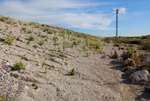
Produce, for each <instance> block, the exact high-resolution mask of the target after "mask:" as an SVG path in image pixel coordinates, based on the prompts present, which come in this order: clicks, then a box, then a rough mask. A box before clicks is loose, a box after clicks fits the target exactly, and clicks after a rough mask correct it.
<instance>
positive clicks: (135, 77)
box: [129, 70, 150, 84]
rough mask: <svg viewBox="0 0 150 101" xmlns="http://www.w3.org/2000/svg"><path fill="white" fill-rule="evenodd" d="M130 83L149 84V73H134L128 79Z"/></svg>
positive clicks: (142, 71) (144, 71)
mask: <svg viewBox="0 0 150 101" xmlns="http://www.w3.org/2000/svg"><path fill="white" fill-rule="evenodd" d="M129 79H130V80H131V81H132V82H138V83H140V84H143V83H146V82H150V73H149V72H148V71H147V70H141V71H136V72H134V73H132V74H131V75H130V77H129Z"/></svg>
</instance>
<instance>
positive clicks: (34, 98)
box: [21, 45, 143, 101]
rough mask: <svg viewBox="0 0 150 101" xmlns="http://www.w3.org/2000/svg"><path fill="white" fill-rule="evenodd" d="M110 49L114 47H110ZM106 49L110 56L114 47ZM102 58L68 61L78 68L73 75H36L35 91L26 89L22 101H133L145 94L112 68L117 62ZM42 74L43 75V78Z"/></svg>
mask: <svg viewBox="0 0 150 101" xmlns="http://www.w3.org/2000/svg"><path fill="white" fill-rule="evenodd" d="M110 46H111V45H110ZM110 46H107V47H104V51H105V52H106V53H109V52H110V50H108V49H110V48H111V47H110ZM101 56H102V55H93V56H90V57H78V58H72V59H70V60H68V62H69V66H70V67H72V68H75V69H76V72H77V73H76V75H74V76H70V75H69V74H68V71H67V69H59V71H58V70H53V71H50V72H49V73H47V74H44V75H43V73H39V74H38V73H37V74H36V77H37V78H39V77H41V82H40V83H39V84H38V85H39V89H38V90H37V91H36V90H34V89H30V88H31V86H28V89H27V88H26V91H27V92H26V95H25V96H24V97H23V98H22V100H21V101H27V100H28V101H29V100H30V101H134V100H135V99H137V98H136V97H137V96H139V95H141V94H142V92H141V91H142V90H143V87H142V86H140V85H132V84H131V83H130V81H128V80H126V79H127V77H126V76H125V75H124V73H123V72H121V71H119V70H114V69H112V67H113V64H112V63H111V62H112V61H114V60H113V59H109V58H100V57H101ZM42 75H43V76H42Z"/></svg>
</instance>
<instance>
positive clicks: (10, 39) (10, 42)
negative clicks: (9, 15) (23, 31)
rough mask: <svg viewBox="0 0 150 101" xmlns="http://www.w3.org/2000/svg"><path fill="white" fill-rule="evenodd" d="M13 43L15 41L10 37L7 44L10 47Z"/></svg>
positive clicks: (6, 40) (6, 39)
mask: <svg viewBox="0 0 150 101" xmlns="http://www.w3.org/2000/svg"><path fill="white" fill-rule="evenodd" d="M13 41H14V38H10V37H7V38H5V42H6V43H7V44H8V45H12V43H13Z"/></svg>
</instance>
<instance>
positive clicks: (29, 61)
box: [0, 19, 150, 101]
mask: <svg viewBox="0 0 150 101" xmlns="http://www.w3.org/2000/svg"><path fill="white" fill-rule="evenodd" d="M7 21H9V20H7ZM7 21H5V22H3V21H2V22H0V38H1V42H0V44H1V45H0V61H2V60H3V59H5V60H6V61H7V64H8V65H9V66H10V67H11V66H13V64H14V63H15V62H17V61H22V62H23V63H24V64H25V65H26V69H25V70H21V71H12V70H10V74H11V75H12V77H13V78H15V79H20V77H23V79H22V81H23V83H24V85H25V87H24V91H23V92H22V94H21V96H20V97H19V99H18V100H19V101H135V100H137V101H138V100H140V99H147V100H148V99H150V97H149V96H148V95H149V92H148V91H146V90H145V89H144V86H142V85H137V84H133V83H132V82H131V81H130V80H129V79H128V76H127V75H126V74H125V73H124V72H121V71H120V70H116V68H115V65H116V61H115V59H111V58H109V57H106V58H102V56H103V55H104V54H111V52H112V51H113V50H114V49H116V50H117V52H118V53H122V51H121V50H118V47H114V46H113V44H112V43H110V44H106V45H104V46H101V47H103V50H102V52H101V54H95V51H91V50H86V51H84V50H83V49H82V47H83V46H82V45H83V44H84V41H85V40H84V38H78V37H75V36H74V35H71V34H70V36H68V35H63V34H62V32H61V31H63V32H64V33H65V32H66V30H62V29H58V28H53V27H49V30H51V31H52V34H48V32H43V29H42V28H41V27H40V26H39V24H37V25H34V26H33V25H32V24H31V23H28V22H25V21H24V22H23V21H22V22H20V21H19V20H14V19H13V20H10V21H11V22H7ZM20 23H21V24H20ZM35 26H36V28H35ZM23 27H25V28H26V31H25V30H23ZM44 28H45V27H44ZM46 28H47V27H46ZM30 31H31V32H30ZM39 33H40V35H39ZM31 35H32V36H34V37H35V39H34V41H29V37H30V36H31ZM56 36H57V37H58V41H57V42H56V43H55V42H54V41H53V38H54V37H56ZM7 38H13V39H14V41H13V42H12V44H11V45H9V44H8V41H7ZM4 39H5V40H4ZM46 39H47V41H46ZM79 39H80V41H81V44H80V45H78V46H76V45H74V46H73V47H70V46H67V45H66V46H65V48H64V46H63V45H64V42H66V43H72V42H73V40H76V41H79ZM43 40H44V44H43V45H39V42H41V41H43ZM54 44H58V45H54ZM70 45H71V44H70ZM34 46H37V48H35V47H34ZM45 68H46V70H47V72H46V73H45ZM72 68H75V70H76V74H75V75H70V71H71V70H72ZM33 83H34V84H36V85H38V86H39V88H38V89H34V87H33V86H32V84H33Z"/></svg>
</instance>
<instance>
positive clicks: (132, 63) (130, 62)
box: [124, 58, 136, 66]
mask: <svg viewBox="0 0 150 101" xmlns="http://www.w3.org/2000/svg"><path fill="white" fill-rule="evenodd" d="M124 66H136V64H135V61H134V60H133V59H130V58H128V59H127V60H125V62H124Z"/></svg>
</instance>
